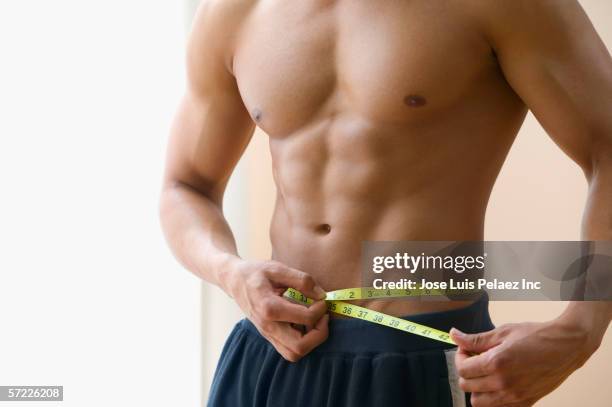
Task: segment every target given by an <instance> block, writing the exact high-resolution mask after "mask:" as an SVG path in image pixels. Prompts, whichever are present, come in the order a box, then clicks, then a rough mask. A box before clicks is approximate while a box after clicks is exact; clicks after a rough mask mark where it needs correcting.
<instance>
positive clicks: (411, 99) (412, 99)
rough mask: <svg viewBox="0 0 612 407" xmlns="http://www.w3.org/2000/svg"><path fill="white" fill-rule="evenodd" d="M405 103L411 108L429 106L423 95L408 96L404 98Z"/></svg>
mask: <svg viewBox="0 0 612 407" xmlns="http://www.w3.org/2000/svg"><path fill="white" fill-rule="evenodd" d="M404 103H405V104H406V105H407V106H409V107H421V106H425V105H426V104H427V99H425V98H424V97H423V96H421V95H408V96H406V97H405V98H404Z"/></svg>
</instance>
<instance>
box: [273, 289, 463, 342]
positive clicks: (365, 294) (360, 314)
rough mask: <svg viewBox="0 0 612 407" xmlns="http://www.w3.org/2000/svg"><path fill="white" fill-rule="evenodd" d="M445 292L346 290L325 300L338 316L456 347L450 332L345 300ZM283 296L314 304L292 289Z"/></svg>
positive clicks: (441, 293)
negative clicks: (360, 320) (371, 323)
mask: <svg viewBox="0 0 612 407" xmlns="http://www.w3.org/2000/svg"><path fill="white" fill-rule="evenodd" d="M443 294H444V292H442V291H437V290H425V289H415V290H377V289H375V288H367V287H366V288H345V289H343V290H336V291H330V292H328V293H327V296H326V297H325V301H326V302H327V309H328V310H330V311H331V312H334V313H336V314H340V315H345V316H347V317H352V318H357V319H362V320H364V321H369V322H373V323H375V324H379V325H384V326H388V327H390V328H395V329H399V330H400V331H404V332H408V333H411V334H414V335H419V336H424V337H425V338H429V339H433V340H435V341H440V342H445V343H449V344H451V345H455V342H453V340H452V339H451V337H450V335H449V334H448V332H444V331H440V330H438V329H434V328H430V327H428V326H425V325H421V324H417V323H416V322H411V321H408V320H405V319H402V318H398V317H394V316H391V315H387V314H384V313H382V312H378V311H373V310H371V309H368V308H364V307H360V306H358V305H354V304H349V303H348V302H344V301H346V300H348V301H351V300H362V299H377V298H399V297H413V296H421V295H443ZM283 296H284V297H286V298H289V299H291V300H294V301H297V302H300V303H302V304H312V303H313V302H314V301H313V300H312V299H311V298H307V297H306V296H305V295H304V294H302V293H301V292H299V291H298V290H295V289H293V288H288V289H287V291H285V293H284V294H283Z"/></svg>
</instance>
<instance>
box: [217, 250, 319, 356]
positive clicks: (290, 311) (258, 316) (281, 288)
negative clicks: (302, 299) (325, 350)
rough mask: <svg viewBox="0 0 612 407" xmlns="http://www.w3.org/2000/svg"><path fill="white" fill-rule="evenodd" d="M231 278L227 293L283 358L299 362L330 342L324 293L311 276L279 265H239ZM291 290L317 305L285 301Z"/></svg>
mask: <svg viewBox="0 0 612 407" xmlns="http://www.w3.org/2000/svg"><path fill="white" fill-rule="evenodd" d="M232 275H233V276H232V278H231V282H230V283H229V287H228V289H227V290H226V291H227V292H228V293H229V294H230V295H231V296H232V297H233V298H234V300H235V301H236V302H237V303H238V306H239V307H240V308H241V309H242V310H243V311H244V313H245V314H246V315H247V317H248V318H249V319H250V320H251V322H253V324H254V325H255V326H256V327H257V329H258V330H259V332H260V333H261V334H262V335H263V336H264V337H265V338H266V339H268V341H269V342H270V343H271V344H272V346H274V348H275V349H276V350H277V351H278V352H279V353H280V354H281V355H282V356H283V358H285V359H286V360H288V361H290V362H297V361H298V360H299V359H300V358H302V357H303V356H304V355H306V354H307V353H308V352H310V351H311V350H312V349H314V348H315V347H316V346H318V345H319V344H321V343H322V342H324V341H325V340H326V339H327V335H328V326H327V324H328V322H329V315H328V314H327V313H326V311H327V306H326V304H325V301H323V299H324V298H325V291H323V289H322V288H321V287H319V286H317V285H316V283H315V281H314V279H313V278H312V277H311V276H310V275H309V274H306V273H304V272H302V271H299V270H296V269H293V268H291V267H288V266H286V265H284V264H282V263H279V262H276V261H256V262H255V261H240V263H239V264H238V266H237V267H236V270H235V273H232ZM288 287H292V288H295V289H297V290H299V291H300V292H302V293H303V294H304V295H306V296H307V297H309V298H312V299H314V300H318V301H315V302H314V303H313V304H312V305H310V306H308V307H306V306H303V305H299V304H295V303H292V302H290V301H288V300H287V299H285V298H283V297H282V295H283V293H284V292H285V290H286V289H287V288H288ZM292 324H298V325H304V326H306V332H305V333H304V332H303V331H302V330H300V329H297V328H295V327H294V326H293V325H292Z"/></svg>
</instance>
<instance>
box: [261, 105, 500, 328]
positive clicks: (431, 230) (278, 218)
mask: <svg viewBox="0 0 612 407" xmlns="http://www.w3.org/2000/svg"><path fill="white" fill-rule="evenodd" d="M419 130H420V131H418V133H417V131H416V129H414V128H410V127H409V126H405V127H403V128H398V127H396V126H389V127H385V126H370V125H368V124H367V123H365V124H364V123H360V122H359V120H351V118H347V117H338V116H336V117H331V118H327V119H325V120H322V123H319V125H315V126H311V127H310V128H309V129H308V130H307V131H304V132H301V133H297V134H293V135H291V136H289V137H284V138H272V139H271V140H270V147H271V152H272V158H273V169H274V178H275V182H276V186H277V197H276V207H275V212H274V216H273V220H272V224H271V230H270V234H271V240H272V247H273V251H272V257H273V259H274V260H277V261H280V262H282V263H284V264H286V265H288V266H291V267H293V268H296V269H299V270H302V271H304V272H306V273H309V274H310V275H312V276H313V277H314V279H315V281H316V282H317V283H318V284H319V285H320V286H321V287H322V288H323V289H324V290H326V291H332V290H337V289H341V288H349V287H360V286H361V285H362V283H361V281H362V270H361V267H360V256H361V246H362V242H364V241H383V240H386V241H390V240H412V241H419V240H482V238H483V222H484V214H485V209H486V204H487V200H488V196H489V193H490V190H491V187H492V185H493V182H494V180H495V177H496V174H497V172H498V171H499V167H500V166H501V163H502V162H503V158H504V156H505V152H504V151H498V148H499V145H500V144H502V146H503V143H497V147H495V148H493V147H492V148H491V150H490V151H489V152H488V154H484V155H483V151H482V150H480V149H478V150H479V151H471V150H469V149H466V148H465V147H462V146H461V145H463V146H465V143H466V142H467V143H470V142H472V143H476V144H480V148H487V143H486V142H484V143H482V142H481V141H480V140H479V139H480V138H481V137H480V136H479V135H474V133H473V132H471V131H470V132H468V131H466V133H465V134H463V133H462V132H461V131H458V130H457V127H454V130H453V132H452V133H451V132H450V131H449V130H448V128H446V129H444V128H439V126H435V125H432V126H425V129H423V128H422V127H421V128H420V129H419ZM466 130H472V129H466ZM457 138H459V139H460V143H458V142H457ZM453 150H454V151H453ZM458 154H459V155H458ZM355 303H356V304H358V305H361V306H365V307H367V308H370V309H372V310H376V311H380V312H384V313H388V314H390V315H395V316H402V315H409V314H415V313H423V312H433V311H443V310H449V309H455V308H461V307H465V306H467V305H468V304H469V303H468V302H462V301H441V300H435V299H432V298H431V297H429V298H426V297H423V298H420V299H414V298H413V299H409V300H408V299H399V300H361V301H355ZM334 317H337V316H336V315H334Z"/></svg>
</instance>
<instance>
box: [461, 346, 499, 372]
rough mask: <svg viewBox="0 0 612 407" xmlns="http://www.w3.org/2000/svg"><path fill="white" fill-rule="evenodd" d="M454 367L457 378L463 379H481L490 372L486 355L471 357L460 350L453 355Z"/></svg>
mask: <svg viewBox="0 0 612 407" xmlns="http://www.w3.org/2000/svg"><path fill="white" fill-rule="evenodd" d="M455 366H456V367H457V373H459V376H460V377H462V378H464V379H473V378H477V377H483V376H487V375H489V374H490V373H491V372H492V369H491V366H490V365H489V355H488V354H486V353H483V354H480V355H476V356H472V355H470V354H468V353H467V352H465V351H464V350H462V349H461V348H459V350H458V351H457V353H456V354H455Z"/></svg>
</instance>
